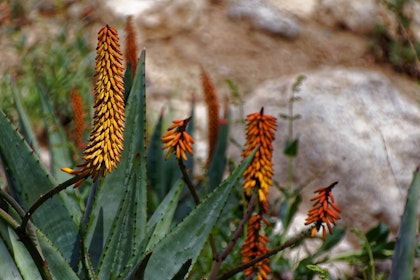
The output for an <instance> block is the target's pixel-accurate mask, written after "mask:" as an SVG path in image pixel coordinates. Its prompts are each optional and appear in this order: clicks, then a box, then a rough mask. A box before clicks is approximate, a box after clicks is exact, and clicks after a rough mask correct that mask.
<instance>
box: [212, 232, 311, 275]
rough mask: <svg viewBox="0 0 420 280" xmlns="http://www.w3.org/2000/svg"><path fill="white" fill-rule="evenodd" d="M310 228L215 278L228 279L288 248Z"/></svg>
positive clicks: (307, 234)
mask: <svg viewBox="0 0 420 280" xmlns="http://www.w3.org/2000/svg"><path fill="white" fill-rule="evenodd" d="M311 229H312V228H309V229H306V230H304V231H302V232H301V233H299V234H298V235H296V236H295V237H292V238H291V239H289V240H287V241H286V242H285V243H283V244H282V245H280V246H278V247H276V248H274V249H272V250H270V251H268V252H267V253H265V254H264V255H261V256H258V257H256V258H255V259H253V260H252V261H249V262H247V263H244V264H241V265H238V266H237V267H235V268H233V269H232V270H230V271H228V272H226V273H225V274H223V275H222V276H220V277H219V278H217V279H218V280H225V279H229V278H230V277H232V276H233V275H235V274H236V273H238V272H241V271H243V270H244V269H247V268H248V267H251V266H253V265H254V264H256V263H258V262H260V261H262V260H264V259H266V258H269V257H271V256H273V255H275V254H277V253H278V252H280V251H282V250H284V249H286V248H289V247H291V246H293V245H294V244H296V243H297V242H299V241H301V240H303V239H304V238H306V237H308V236H310V235H311Z"/></svg>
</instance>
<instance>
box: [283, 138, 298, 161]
mask: <svg viewBox="0 0 420 280" xmlns="http://www.w3.org/2000/svg"><path fill="white" fill-rule="evenodd" d="M298 146H299V139H297V138H296V139H293V140H289V139H287V140H286V144H285V146H284V150H283V153H284V154H285V155H286V156H289V157H295V156H296V155H297V153H298Z"/></svg>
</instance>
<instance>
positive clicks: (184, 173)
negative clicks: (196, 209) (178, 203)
mask: <svg viewBox="0 0 420 280" xmlns="http://www.w3.org/2000/svg"><path fill="white" fill-rule="evenodd" d="M178 165H179V168H180V169H181V172H182V176H183V177H184V181H185V184H187V187H188V189H189V190H190V193H191V195H192V197H193V199H194V202H195V205H199V204H200V198H199V197H198V194H197V192H196V190H195V188H194V186H193V184H192V182H191V179H190V176H188V172H187V168H186V167H185V164H184V161H183V160H182V158H179V159H178ZM209 242H210V247H211V251H212V253H213V258H214V259H216V258H217V256H218V254H217V248H216V242H215V241H214V237H213V234H211V233H210V236H209Z"/></svg>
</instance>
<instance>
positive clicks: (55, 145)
mask: <svg viewBox="0 0 420 280" xmlns="http://www.w3.org/2000/svg"><path fill="white" fill-rule="evenodd" d="M43 90H44V89H43V87H42V86H41V85H40V88H39V92H40V98H41V103H42V109H43V114H44V122H45V127H46V128H47V134H48V144H49V151H50V155H51V162H50V165H51V173H52V175H53V176H54V178H55V179H56V180H55V181H56V182H64V181H65V180H68V179H69V178H70V176H69V174H67V173H65V172H62V171H61V168H62V167H65V166H72V165H73V161H72V159H71V154H70V149H69V146H68V140H67V137H66V135H65V133H64V129H63V128H62V127H61V125H60V124H59V122H58V121H57V118H56V117H55V116H54V112H53V109H52V108H51V105H50V103H49V102H48V100H47V98H46V94H45V92H43ZM60 196H61V199H62V200H63V203H64V205H65V207H66V208H67V210H68V211H69V213H70V215H71V217H72V218H73V221H74V223H75V224H76V225H79V223H80V221H81V219H82V210H81V209H80V201H81V199H80V195H79V193H78V192H76V191H75V190H74V189H73V188H67V189H66V190H64V191H63V192H61V193H60Z"/></svg>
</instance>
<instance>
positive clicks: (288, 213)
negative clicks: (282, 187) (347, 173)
mask: <svg viewBox="0 0 420 280" xmlns="http://www.w3.org/2000/svg"><path fill="white" fill-rule="evenodd" d="M301 202H302V196H301V195H300V194H296V196H293V195H291V194H290V193H288V194H287V196H286V198H285V199H284V201H283V202H282V204H281V206H280V211H279V217H280V219H281V221H282V223H283V226H284V228H285V229H287V228H289V225H290V222H291V221H292V219H293V218H294V216H295V214H296V212H297V211H298V209H299V205H300V203H301Z"/></svg>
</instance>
